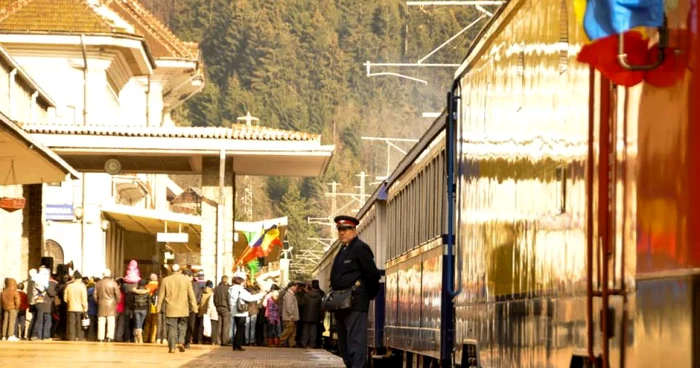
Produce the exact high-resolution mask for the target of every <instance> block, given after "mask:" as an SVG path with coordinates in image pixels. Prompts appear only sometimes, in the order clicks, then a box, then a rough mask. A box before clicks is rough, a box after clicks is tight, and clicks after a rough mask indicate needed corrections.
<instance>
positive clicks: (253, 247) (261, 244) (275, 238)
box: [236, 225, 282, 265]
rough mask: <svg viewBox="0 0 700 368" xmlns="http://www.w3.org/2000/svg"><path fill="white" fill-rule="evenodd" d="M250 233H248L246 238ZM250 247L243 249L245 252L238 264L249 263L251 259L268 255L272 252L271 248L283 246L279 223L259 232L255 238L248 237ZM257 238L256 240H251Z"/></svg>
mask: <svg viewBox="0 0 700 368" xmlns="http://www.w3.org/2000/svg"><path fill="white" fill-rule="evenodd" d="M247 237H248V235H247V234H246V238H247ZM248 239H249V243H248V247H247V248H246V249H245V251H243V254H242V255H241V257H240V258H239V259H238V262H236V265H240V264H248V263H249V262H250V261H252V260H253V259H256V258H261V257H267V255H268V254H270V250H271V249H272V247H274V246H275V245H279V246H280V247H281V246H282V241H281V240H280V231H279V228H278V227H277V225H272V227H270V228H269V229H267V230H265V229H264V228H263V230H262V231H260V232H258V235H257V236H256V237H255V238H253V237H251V238H248ZM251 239H255V241H251Z"/></svg>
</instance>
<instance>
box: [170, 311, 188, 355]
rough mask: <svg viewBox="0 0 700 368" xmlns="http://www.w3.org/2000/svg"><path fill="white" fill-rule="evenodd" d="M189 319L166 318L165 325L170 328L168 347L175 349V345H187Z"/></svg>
mask: <svg viewBox="0 0 700 368" xmlns="http://www.w3.org/2000/svg"><path fill="white" fill-rule="evenodd" d="M188 320H189V317H166V318H165V324H166V325H167V326H168V347H169V348H170V350H173V349H175V344H184V343H185V333H186V332H187V321H188Z"/></svg>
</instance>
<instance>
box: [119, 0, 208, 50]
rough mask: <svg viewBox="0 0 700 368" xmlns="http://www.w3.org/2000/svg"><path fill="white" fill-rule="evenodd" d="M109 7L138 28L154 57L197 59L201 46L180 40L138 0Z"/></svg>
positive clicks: (125, 1) (120, 2) (126, 0)
mask: <svg viewBox="0 0 700 368" xmlns="http://www.w3.org/2000/svg"><path fill="white" fill-rule="evenodd" d="M109 7H110V9H112V10H114V11H115V12H117V13H118V14H119V15H121V16H122V17H124V18H125V19H127V21H129V22H130V23H132V24H134V25H135V26H136V27H137V29H138V31H139V33H140V34H141V35H143V36H144V37H145V38H146V41H147V42H148V45H149V46H150V47H151V51H152V52H153V56H154V57H156V58H177V59H191V60H196V59H197V56H198V55H199V45H197V44H196V43H194V44H193V43H190V42H183V41H182V40H180V39H179V38H178V37H177V36H175V34H173V33H172V32H171V31H170V29H168V27H166V26H165V25H164V24H163V23H161V21H160V20H158V18H156V17H155V16H154V15H153V14H152V13H151V12H150V11H148V9H146V7H144V6H143V4H141V3H140V2H139V1H138V0H119V1H111V2H110V4H109Z"/></svg>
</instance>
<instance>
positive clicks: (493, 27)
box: [454, 0, 524, 80]
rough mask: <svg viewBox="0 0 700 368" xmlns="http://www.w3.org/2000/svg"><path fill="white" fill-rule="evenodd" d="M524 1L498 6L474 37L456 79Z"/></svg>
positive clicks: (517, 0) (455, 76)
mask: <svg viewBox="0 0 700 368" xmlns="http://www.w3.org/2000/svg"><path fill="white" fill-rule="evenodd" d="M523 2H524V1H523V0H509V1H507V2H506V3H504V4H503V5H501V6H499V7H498V10H496V12H495V13H493V17H491V19H489V21H488V23H486V25H484V27H482V28H481V30H480V31H479V33H478V34H477V35H476V37H475V38H474V41H472V43H471V44H470V45H469V50H467V55H466V56H465V57H464V59H463V60H462V62H461V63H460V66H459V68H457V71H456V72H455V75H454V79H455V80H459V79H460V78H461V77H462V76H463V75H464V74H466V73H467V72H468V70H467V67H468V66H469V64H471V63H472V62H473V61H474V59H475V57H476V56H478V55H479V54H480V53H481V52H482V51H483V50H484V49H485V48H486V46H487V43H488V41H489V40H490V39H491V36H492V35H493V34H494V33H495V32H497V31H499V30H500V29H502V28H503V26H505V23H506V22H507V21H508V19H509V18H510V17H511V16H512V15H513V14H515V11H516V10H517V9H518V8H520V7H521V6H522V4H523Z"/></svg>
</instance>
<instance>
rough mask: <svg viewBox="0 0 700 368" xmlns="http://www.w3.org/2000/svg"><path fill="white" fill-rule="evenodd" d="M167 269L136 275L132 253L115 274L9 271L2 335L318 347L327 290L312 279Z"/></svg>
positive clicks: (183, 345)
mask: <svg viewBox="0 0 700 368" xmlns="http://www.w3.org/2000/svg"><path fill="white" fill-rule="evenodd" d="M164 273H167V274H169V275H168V276H166V277H164V278H163V279H162V280H161V279H160V278H159V276H158V275H156V274H150V275H149V277H148V279H145V278H141V275H140V272H139V268H138V263H137V262H136V261H134V260H132V261H130V263H129V266H128V268H127V270H126V272H125V275H124V276H123V277H118V278H113V276H112V273H111V271H110V270H109V269H105V270H104V272H102V275H100V276H101V277H83V276H82V275H81V274H80V272H79V271H74V270H72V265H71V264H68V265H66V266H62V267H59V269H58V270H57V272H56V273H53V274H52V273H51V272H50V270H49V269H48V268H46V267H43V266H42V267H41V268H39V270H35V269H32V270H30V271H29V277H28V278H27V279H26V280H24V281H22V282H20V283H18V282H17V281H16V280H15V279H13V278H6V279H5V283H4V288H3V290H2V303H1V305H0V307H1V308H2V314H0V316H2V331H0V332H1V333H0V338H1V339H2V340H6V341H19V340H31V341H34V340H68V341H99V342H112V341H118V342H132V343H137V344H142V343H153V344H166V343H167V344H168V345H169V350H170V351H171V352H174V351H175V350H176V349H179V350H180V351H184V350H185V349H187V348H189V346H190V344H212V345H231V346H232V348H233V349H234V350H243V349H244V346H246V345H255V346H273V347H277V346H279V347H303V348H318V347H321V334H322V332H323V324H322V319H323V312H322V309H321V300H322V298H323V296H324V292H323V291H322V290H321V289H320V288H319V285H318V281H316V280H314V281H312V282H311V283H309V284H307V283H297V282H290V283H288V284H287V285H286V287H283V288H280V287H278V286H277V285H274V284H273V285H272V286H271V287H270V288H269V290H260V287H259V286H258V285H257V284H256V283H255V282H254V281H253V282H249V281H248V280H247V279H248V278H247V275H246V274H245V273H236V274H235V275H234V277H233V278H232V279H231V284H229V278H228V277H227V276H224V277H222V279H221V280H220V282H219V284H218V285H217V286H216V287H215V286H214V284H213V282H212V281H207V280H205V278H204V274H203V273H201V272H197V271H195V270H193V269H191V268H189V267H183V269H180V267H179V265H172V266H171V267H170V268H168V269H167V271H165V272H164ZM180 335H182V336H180Z"/></svg>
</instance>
